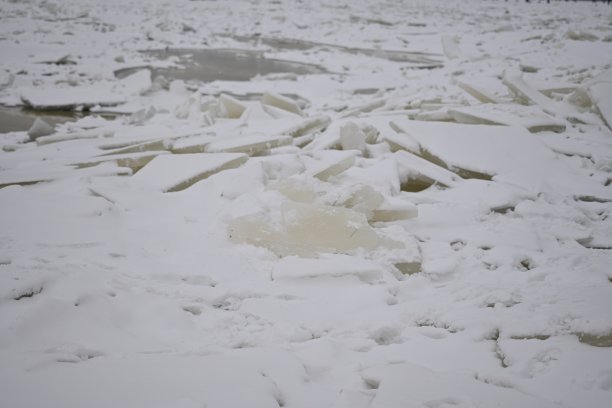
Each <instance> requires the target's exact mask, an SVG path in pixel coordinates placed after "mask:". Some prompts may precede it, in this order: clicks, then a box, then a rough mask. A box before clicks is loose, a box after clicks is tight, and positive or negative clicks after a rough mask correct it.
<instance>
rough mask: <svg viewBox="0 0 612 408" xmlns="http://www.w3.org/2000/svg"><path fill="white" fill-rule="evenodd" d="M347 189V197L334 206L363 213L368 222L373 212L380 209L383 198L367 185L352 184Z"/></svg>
mask: <svg viewBox="0 0 612 408" xmlns="http://www.w3.org/2000/svg"><path fill="white" fill-rule="evenodd" d="M349 188H350V190H349V191H348V194H347V195H348V197H347V198H346V199H344V200H341V201H339V202H337V204H335V205H341V206H343V207H346V208H350V209H352V210H354V211H358V212H360V213H363V214H364V215H365V216H366V218H367V219H368V220H370V219H371V218H372V214H373V212H374V211H376V209H377V208H379V207H380V205H381V204H382V203H383V202H384V201H385V198H384V197H383V195H382V194H380V193H379V192H378V191H376V190H374V189H373V188H372V187H370V186H369V185H367V184H354V185H352V186H350V187H349Z"/></svg>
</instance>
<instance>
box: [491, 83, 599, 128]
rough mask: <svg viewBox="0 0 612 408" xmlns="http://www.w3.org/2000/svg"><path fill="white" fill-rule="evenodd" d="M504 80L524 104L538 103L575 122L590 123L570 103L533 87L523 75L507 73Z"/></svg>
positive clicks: (554, 113)
mask: <svg viewBox="0 0 612 408" xmlns="http://www.w3.org/2000/svg"><path fill="white" fill-rule="evenodd" d="M502 82H503V83H504V85H506V87H508V89H509V90H510V92H511V93H512V94H514V95H515V96H516V98H517V99H518V100H519V101H520V102H521V103H523V104H526V105H529V104H532V105H538V106H539V107H540V108H542V110H543V111H544V112H546V113H548V114H550V115H561V116H563V117H565V118H567V119H568V120H571V121H574V122H581V123H588V120H586V119H585V118H584V117H583V115H581V114H580V113H578V112H576V111H575V110H574V109H572V107H571V106H570V105H567V104H564V103H563V102H556V101H553V100H552V99H550V98H549V97H547V96H546V95H544V94H543V93H541V92H539V91H537V90H536V89H534V88H532V87H531V86H530V85H529V84H527V82H525V81H524V80H523V78H521V77H518V76H510V75H506V76H505V77H504V79H503V81H502Z"/></svg>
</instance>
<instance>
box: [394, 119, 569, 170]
mask: <svg viewBox="0 0 612 408" xmlns="http://www.w3.org/2000/svg"><path fill="white" fill-rule="evenodd" d="M393 124H394V128H395V129H397V130H398V131H399V132H400V133H397V134H395V135H392V134H388V135H386V136H385V140H388V141H389V142H390V144H392V146H397V147H400V148H405V150H409V151H411V152H412V153H415V154H417V155H419V156H420V157H422V158H424V159H426V160H428V161H430V162H432V163H434V164H437V165H439V166H441V167H444V168H445V169H447V170H451V171H453V172H454V173H456V174H458V175H459V176H461V177H463V178H481V179H484V180H488V179H490V178H491V177H492V176H494V175H497V174H501V173H512V172H515V171H516V170H517V169H521V168H523V169H530V171H532V170H533V171H535V170H536V168H538V167H542V166H545V163H550V162H556V160H557V158H556V156H555V154H554V153H553V152H552V151H551V150H550V149H548V148H547V147H546V146H545V145H544V144H543V143H542V142H540V141H539V140H538V139H536V138H534V137H533V136H532V135H531V134H530V133H529V132H528V131H527V129H525V128H523V127H519V126H491V125H463V124H455V123H444V122H419V121H411V120H408V119H395V120H394V121H393ZM415 142H416V143H417V146H418V150H415Z"/></svg>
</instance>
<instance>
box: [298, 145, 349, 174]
mask: <svg viewBox="0 0 612 408" xmlns="http://www.w3.org/2000/svg"><path fill="white" fill-rule="evenodd" d="M302 161H303V162H304V164H306V165H307V166H308V167H309V168H308V170H307V173H308V174H310V175H312V176H313V177H316V178H318V179H319V180H321V181H327V180H329V178H330V177H333V176H337V175H338V174H340V173H342V172H343V171H345V170H347V169H349V168H351V167H352V166H353V165H354V164H355V152H354V151H347V152H344V151H336V150H324V151H320V152H314V153H313V154H312V156H302Z"/></svg>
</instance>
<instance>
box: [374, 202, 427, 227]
mask: <svg viewBox="0 0 612 408" xmlns="http://www.w3.org/2000/svg"><path fill="white" fill-rule="evenodd" d="M390 200H391V198H387V201H386V202H384V203H382V204H381V205H380V206H379V207H378V208H376V209H375V210H374V211H373V212H372V219H371V220H370V221H372V222H392V221H401V220H409V219H411V218H415V217H416V216H417V215H418V214H419V212H418V209H417V207H416V205H414V204H412V203H409V202H406V201H400V200H392V201H390Z"/></svg>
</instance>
